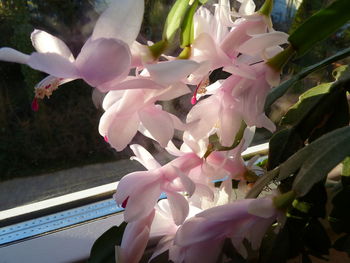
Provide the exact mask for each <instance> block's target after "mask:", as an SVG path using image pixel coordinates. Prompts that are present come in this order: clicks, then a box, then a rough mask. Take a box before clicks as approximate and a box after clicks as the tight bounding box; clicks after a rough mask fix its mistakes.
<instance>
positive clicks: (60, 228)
mask: <svg viewBox="0 0 350 263" xmlns="http://www.w3.org/2000/svg"><path fill="white" fill-rule="evenodd" d="M267 149H268V144H267V143H265V144H261V145H257V146H253V147H250V148H248V149H247V150H246V151H245V152H243V154H242V156H243V157H247V156H251V155H253V154H259V153H262V154H266V152H267ZM117 184H118V183H111V184H106V185H103V186H99V187H94V188H91V189H87V190H84V191H79V192H76V193H72V194H67V195H64V196H61V197H57V198H52V199H50V200H46V201H41V202H37V203H34V204H31V205H26V206H22V207H18V208H14V209H9V210H6V211H2V212H0V220H1V222H2V223H3V222H5V223H6V221H8V222H11V220H12V221H14V222H16V220H17V221H18V219H19V220H20V219H21V218H25V217H26V216H27V217H29V218H30V217H31V219H32V220H30V221H25V222H23V221H24V220H25V219H23V220H20V221H21V222H20V223H18V224H16V225H10V226H8V227H6V228H2V229H1V228H0V239H1V234H2V233H1V231H4V230H5V231H8V230H9V228H12V229H10V231H12V232H11V233H13V235H14V236H18V237H12V238H13V240H10V239H7V242H2V243H1V242H0V246H1V244H3V246H2V247H0V255H1V260H0V262H6V263H12V262H13V263H16V262H29V263H30V262H43V263H45V262H50V263H56V262H57V263H61V262H85V261H86V259H87V258H88V257H89V253H90V249H91V246H92V244H93V243H94V241H95V240H96V239H97V238H98V237H99V236H100V235H101V234H102V233H104V232H105V231H106V230H107V229H109V228H110V227H111V226H113V225H119V224H120V223H122V221H123V216H122V213H121V212H120V211H121V209H120V208H118V207H117V206H116V205H115V203H114V201H113V200H112V199H110V198H109V199H108V200H106V198H104V199H105V200H104V201H100V202H96V203H90V204H88V205H85V206H81V205H80V206H78V207H77V206H75V208H73V209H69V210H67V209H66V210H64V211H61V212H57V210H56V213H54V214H53V213H51V214H50V215H47V216H44V217H41V218H37V216H35V215H36V213H38V214H40V213H43V211H50V210H52V211H54V209H57V207H60V206H61V208H62V206H63V207H64V206H65V205H66V206H67V204H69V203H74V202H78V203H79V202H81V201H82V200H89V198H90V199H92V200H93V198H95V200H96V197H97V196H103V197H105V196H106V195H108V196H109V197H111V195H112V192H113V191H115V189H116V186H117ZM61 210H62V209H61ZM46 214H48V213H46ZM33 218H37V219H33ZM38 221H40V222H38ZM32 224H33V226H32ZM5 225H9V223H6V224H5ZM24 225H25V226H24ZM21 228H22V232H21ZM18 229H19V230H18ZM32 229H34V230H32ZM24 230H25V231H26V232H29V231H32V233H33V234H31V235H29V234H28V233H27V234H26V236H21V235H22V234H23V232H24ZM36 230H38V231H37V232H36ZM0 241H1V240H0ZM5 241H6V237H5Z"/></svg>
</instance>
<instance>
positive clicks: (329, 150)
mask: <svg viewBox="0 0 350 263" xmlns="http://www.w3.org/2000/svg"><path fill="white" fill-rule="evenodd" d="M300 153H301V154H302V155H303V156H304V157H305V159H304V160H302V162H299V167H300V170H299V172H298V174H297V176H296V178H295V181H294V184H293V190H294V191H295V192H296V193H297V195H299V196H303V195H305V194H306V193H307V192H308V191H309V190H310V189H311V187H312V186H313V185H314V184H315V183H317V182H319V181H321V180H322V179H323V178H324V177H325V176H327V174H328V172H330V170H331V169H333V168H334V167H335V166H336V165H337V164H339V163H340V162H341V161H343V160H344V158H345V157H347V156H348V155H350V127H344V128H340V129H337V130H335V131H333V132H330V133H328V134H326V135H324V136H322V137H321V138H319V139H318V140H316V141H314V142H312V143H311V144H309V145H308V146H306V147H305V148H303V149H302V150H301V151H299V152H298V153H296V155H298V154H300ZM292 157H293V156H292ZM287 162H288V160H287ZM297 166H298V165H297ZM281 173H282V168H281Z"/></svg>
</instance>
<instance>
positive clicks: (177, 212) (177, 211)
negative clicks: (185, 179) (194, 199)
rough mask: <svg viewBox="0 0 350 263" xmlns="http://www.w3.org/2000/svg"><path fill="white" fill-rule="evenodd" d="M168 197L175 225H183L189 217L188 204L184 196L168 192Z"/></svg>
mask: <svg viewBox="0 0 350 263" xmlns="http://www.w3.org/2000/svg"><path fill="white" fill-rule="evenodd" d="M166 195H167V197H168V200H169V206H170V210H171V214H172V216H173V219H174V223H175V224H176V225H181V224H182V223H183V222H184V221H185V219H186V217H187V215H188V211H189V206H188V202H187V200H186V198H185V197H184V196H183V195H181V194H179V193H176V192H166Z"/></svg>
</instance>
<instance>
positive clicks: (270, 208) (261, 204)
mask: <svg viewBox="0 0 350 263" xmlns="http://www.w3.org/2000/svg"><path fill="white" fill-rule="evenodd" d="M276 211H277V209H276V208H275V206H274V205H273V201H272V198H270V197H265V198H259V199H254V201H252V202H251V203H250V204H249V206H248V212H249V213H250V214H252V215H256V216H259V217H263V218H269V217H271V216H273V215H274V214H276Z"/></svg>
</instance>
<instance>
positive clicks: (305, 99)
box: [281, 82, 333, 126]
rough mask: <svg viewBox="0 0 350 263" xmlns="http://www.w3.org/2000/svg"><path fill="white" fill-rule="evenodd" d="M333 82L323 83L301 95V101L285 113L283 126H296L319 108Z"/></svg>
mask: <svg viewBox="0 0 350 263" xmlns="http://www.w3.org/2000/svg"><path fill="white" fill-rule="evenodd" d="M332 84H333V82H330V83H322V84H320V85H318V86H316V87H313V88H311V89H309V90H308V91H306V92H305V93H303V94H302V95H301V96H300V97H299V101H298V102H297V103H296V104H294V105H293V106H292V107H291V108H290V109H289V110H288V112H287V113H286V114H285V115H284V117H283V118H282V121H281V125H283V126H295V125H298V124H299V123H300V121H302V120H303V119H305V118H306V117H307V115H309V114H310V112H311V111H312V110H313V109H314V108H317V107H316V106H317V105H318V104H319V103H320V101H321V100H322V99H323V98H324V95H325V94H329V92H330V89H331V86H332Z"/></svg>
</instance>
